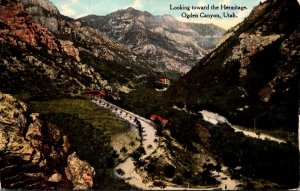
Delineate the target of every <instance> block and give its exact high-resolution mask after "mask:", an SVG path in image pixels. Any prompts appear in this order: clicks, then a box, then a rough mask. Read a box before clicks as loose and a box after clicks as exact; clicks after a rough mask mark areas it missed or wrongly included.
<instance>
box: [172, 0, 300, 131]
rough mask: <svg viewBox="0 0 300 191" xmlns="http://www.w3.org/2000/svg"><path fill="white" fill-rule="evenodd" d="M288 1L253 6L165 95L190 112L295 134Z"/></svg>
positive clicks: (294, 34)
mask: <svg viewBox="0 0 300 191" xmlns="http://www.w3.org/2000/svg"><path fill="white" fill-rule="evenodd" d="M291 2H292V3H291ZM291 2H290V3H288V1H273V0H269V1H265V2H264V3H261V4H260V5H258V6H256V7H255V8H254V9H253V10H252V12H251V14H250V15H249V17H247V18H246V19H245V21H244V22H242V23H240V24H239V25H237V26H236V27H234V28H233V29H231V30H230V31H228V33H227V34H226V35H225V38H224V39H223V40H222V41H223V43H222V44H220V45H219V46H218V47H217V48H216V49H215V50H214V51H213V52H211V53H210V54H209V55H207V56H206V57H205V58H204V59H202V60H201V61H200V62H199V63H198V64H197V65H196V66H195V67H194V68H193V69H192V70H191V71H190V72H189V73H188V74H187V75H186V76H184V77H182V78H181V79H180V80H179V81H178V82H177V83H176V84H175V85H174V86H172V87H170V89H169V90H168V92H167V94H168V95H169V96H170V97H172V99H177V101H178V102H180V103H181V104H187V105H189V106H190V107H193V109H195V110H196V111H198V110H199V109H200V108H206V109H211V110H215V111H218V112H221V113H222V114H223V115H225V116H226V117H229V118H230V120H232V121H233V122H236V123H238V124H241V125H245V126H249V127H257V128H264V129H274V128H275V129H276V128H283V129H290V130H291V129H293V131H297V120H298V119H297V115H296V114H297V110H298V109H297V80H296V79H297V76H299V73H298V72H297V67H298V66H297V63H299V59H298V60H297V57H298V56H299V55H298V54H297V51H296V50H298V49H299V46H297V42H298V40H297V39H299V20H300V19H299V14H298V13H299V10H300V9H299V4H298V3H297V1H291ZM268 10H273V11H272V12H268ZM290 17H293V18H294V19H293V20H292V21H290ZM200 71H201V72H200ZM281 111H284V112H281Z"/></svg>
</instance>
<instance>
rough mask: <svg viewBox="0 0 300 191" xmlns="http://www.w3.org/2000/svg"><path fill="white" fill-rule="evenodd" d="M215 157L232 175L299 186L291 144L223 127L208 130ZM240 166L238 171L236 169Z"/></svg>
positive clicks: (296, 154)
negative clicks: (248, 135)
mask: <svg viewBox="0 0 300 191" xmlns="http://www.w3.org/2000/svg"><path fill="white" fill-rule="evenodd" d="M209 131H210V134H211V140H210V143H211V146H212V149H213V151H214V154H215V155H216V156H218V157H219V159H220V160H221V161H222V162H223V163H224V164H225V165H226V166H228V167H230V169H231V170H232V173H233V174H235V175H242V176H245V177H250V178H257V179H264V180H269V181H271V182H275V183H278V184H279V185H282V186H283V187H282V188H295V187H298V186H299V151H298V148H297V147H296V146H293V145H291V144H290V143H286V144H285V143H281V144H279V143H276V142H274V141H264V140H260V139H254V138H249V137H246V136H244V135H243V134H242V133H234V130H233V129H231V128H228V127H226V125H219V126H217V127H216V126H210V128H209ZM238 166H241V167H242V168H241V169H239V170H235V167H238Z"/></svg>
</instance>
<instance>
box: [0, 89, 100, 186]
mask: <svg viewBox="0 0 300 191" xmlns="http://www.w3.org/2000/svg"><path fill="white" fill-rule="evenodd" d="M0 99H1V100H0V159H1V160H0V178H1V183H2V187H3V188H5V189H50V190H52V189H80V190H83V189H89V188H91V187H92V186H93V177H94V175H95V171H94V168H93V167H92V166H90V165H89V164H88V163H87V162H85V161H82V160H80V159H79V158H78V157H77V154H76V152H74V151H73V149H72V146H71V145H70V143H69V141H68V138H67V137H66V136H65V135H63V134H62V133H61V132H60V131H59V130H58V128H57V127H56V126H55V125H53V124H51V123H48V122H46V121H43V120H41V119H40V117H39V114H37V113H30V111H29V110H28V107H27V105H26V104H25V103H23V102H20V101H18V100H16V99H15V98H14V97H12V96H11V95H9V94H4V95H3V96H2V95H1V98H0Z"/></svg>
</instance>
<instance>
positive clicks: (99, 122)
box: [30, 98, 127, 136]
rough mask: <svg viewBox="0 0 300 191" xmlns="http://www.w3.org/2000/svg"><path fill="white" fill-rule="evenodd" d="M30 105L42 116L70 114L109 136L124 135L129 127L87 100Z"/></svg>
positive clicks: (33, 103)
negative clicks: (46, 114)
mask: <svg viewBox="0 0 300 191" xmlns="http://www.w3.org/2000/svg"><path fill="white" fill-rule="evenodd" d="M30 105H31V106H32V109H33V111H34V112H39V113H42V114H45V113H68V114H71V115H75V116H78V117H79V118H80V119H83V120H84V121H86V122H88V123H90V124H91V125H93V126H94V127H95V128H97V129H101V130H103V131H104V132H105V133H106V134H107V135H109V136H111V135H114V134H117V133H122V132H124V131H125V130H126V127H127V124H126V123H125V122H122V121H120V120H118V119H117V118H116V117H114V116H113V115H112V114H110V113H109V112H107V110H105V109H102V108H99V107H98V106H96V105H95V104H93V103H92V102H91V101H90V100H87V99H78V98H77V99H67V98H64V99H58V100H50V101H32V102H30ZM108 124H109V125H108Z"/></svg>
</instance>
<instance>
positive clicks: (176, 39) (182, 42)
mask: <svg viewBox="0 0 300 191" xmlns="http://www.w3.org/2000/svg"><path fill="white" fill-rule="evenodd" d="M78 20H79V21H80V22H81V23H82V24H83V25H86V26H93V27H94V28H97V29H99V30H101V31H103V32H104V33H105V34H107V35H108V36H110V37H111V38H113V39H115V40H118V41H120V42H122V43H124V44H126V45H128V46H129V47H130V48H131V49H132V50H133V51H134V52H135V53H136V54H137V55H138V58H137V59H138V60H139V61H140V62H141V63H147V64H148V65H150V67H152V68H153V70H154V71H157V72H163V73H169V75H171V74H172V73H173V74H174V75H175V74H181V75H182V74H185V73H186V72H188V71H189V70H190V69H191V68H192V67H193V66H194V64H195V63H196V62H197V61H198V60H199V59H201V58H202V57H203V56H204V55H206V54H207V52H208V49H212V48H214V47H215V45H216V43H217V41H218V40H219V38H220V37H221V36H222V34H223V33H224V32H225V31H224V30H223V29H221V28H219V27H217V26H215V25H212V24H208V25H206V24H189V23H183V22H179V21H177V20H176V19H175V18H174V17H172V16H170V15H164V16H153V15H152V14H150V13H148V12H142V11H138V10H135V9H133V8H128V9H125V10H119V11H116V12H113V13H111V14H108V15H106V16H95V15H89V16H86V17H83V18H80V19H78ZM171 76H172V75H171Z"/></svg>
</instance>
